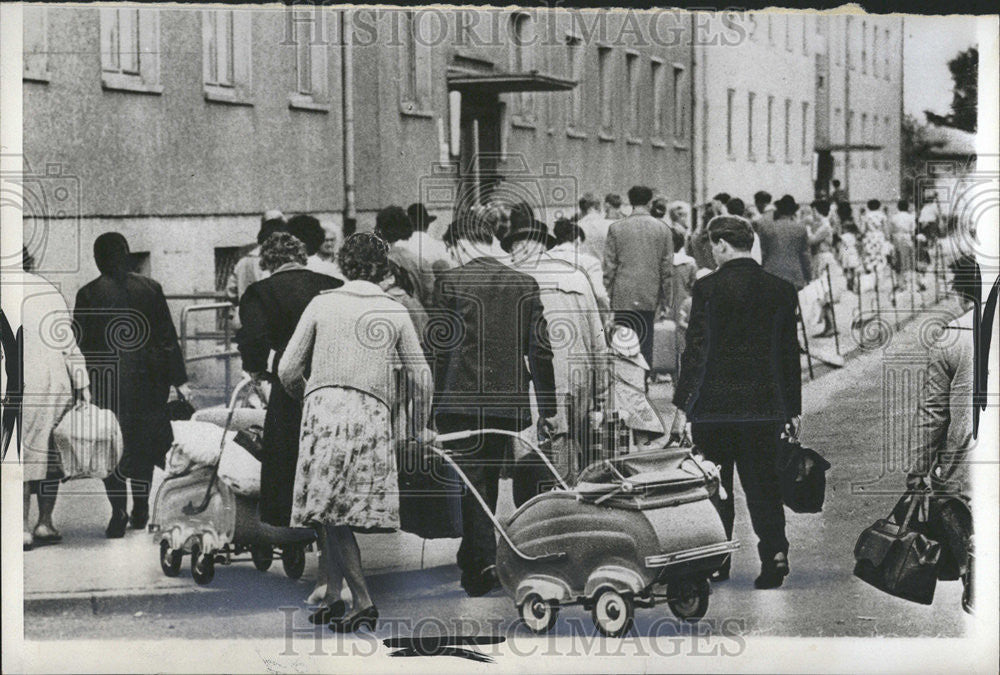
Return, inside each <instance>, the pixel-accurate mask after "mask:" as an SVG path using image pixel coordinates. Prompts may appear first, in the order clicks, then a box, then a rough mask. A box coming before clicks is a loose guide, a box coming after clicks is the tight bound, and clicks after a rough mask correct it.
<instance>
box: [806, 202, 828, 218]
mask: <svg viewBox="0 0 1000 675" xmlns="http://www.w3.org/2000/svg"><path fill="white" fill-rule="evenodd" d="M811 206H812V207H813V208H814V209H816V211H817V212H818V213H819V215H821V216H828V215H830V202H828V201H827V200H825V199H814V200H813V203H812V204H811Z"/></svg>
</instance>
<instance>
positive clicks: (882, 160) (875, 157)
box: [832, 108, 894, 171]
mask: <svg viewBox="0 0 1000 675" xmlns="http://www.w3.org/2000/svg"><path fill="white" fill-rule="evenodd" d="M859 118H860V127H859V126H858V120H859ZM832 128H833V129H834V130H836V131H837V132H838V134H837V135H838V136H839V135H840V133H839V130H841V129H843V138H844V140H845V142H846V143H848V144H851V145H883V146H884V145H887V144H888V141H889V139H891V138H893V136H894V134H893V132H892V118H891V117H890V116H889V115H882V116H879V115H876V114H875V113H871V114H869V113H866V112H863V113H861V114H860V116H859V115H858V114H857V113H856V112H855V111H854V110H849V111H848V112H847V126H846V127H845V126H844V113H843V110H841V109H840V108H834V110H833V127H832ZM869 159H870V160H871V161H870V162H869ZM869 163H870V164H871V168H873V169H882V170H884V171H888V170H889V169H890V168H891V165H892V163H893V162H892V160H891V159H890V156H889V153H888V152H887V151H886V150H885V149H884V148H883V149H882V150H860V151H856V152H852V153H851V155H850V159H849V165H850V166H856V165H860V166H861V168H867V167H868V165H869Z"/></svg>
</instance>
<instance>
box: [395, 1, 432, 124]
mask: <svg viewBox="0 0 1000 675" xmlns="http://www.w3.org/2000/svg"><path fill="white" fill-rule="evenodd" d="M420 17H421V15H420V14H419V13H418V12H414V11H412V10H408V11H405V12H402V19H403V35H402V37H403V45H402V48H401V50H400V57H401V58H400V69H401V70H400V77H399V87H400V89H399V97H400V110H401V112H403V114H408V115H428V114H429V113H427V112H426V111H427V109H428V107H429V106H430V99H431V48H430V44H429V41H428V40H426V39H423V37H424V36H423V34H422V32H421V30H420V27H421V24H422V22H421V20H420Z"/></svg>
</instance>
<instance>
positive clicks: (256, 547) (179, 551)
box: [149, 378, 316, 585]
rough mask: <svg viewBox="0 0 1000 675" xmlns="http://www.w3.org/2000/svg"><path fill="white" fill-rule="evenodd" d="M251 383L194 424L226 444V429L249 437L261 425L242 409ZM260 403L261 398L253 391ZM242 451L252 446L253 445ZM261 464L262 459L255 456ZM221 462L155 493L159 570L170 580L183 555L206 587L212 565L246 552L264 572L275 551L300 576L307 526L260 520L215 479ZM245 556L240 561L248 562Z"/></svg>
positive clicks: (259, 417)
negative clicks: (213, 430) (213, 428)
mask: <svg viewBox="0 0 1000 675" xmlns="http://www.w3.org/2000/svg"><path fill="white" fill-rule="evenodd" d="M255 390H256V387H254V386H253V381H252V380H251V379H249V378H245V379H244V380H243V381H242V382H240V383H239V384H238V385H237V386H236V389H235V391H234V392H233V395H232V398H231V399H230V404H229V407H228V410H227V409H225V408H214V409H213V408H208V409H205V410H200V411H197V412H195V414H194V416H193V417H192V420H194V421H203V422H211V423H213V424H217V425H219V426H221V427H222V428H223V431H224V433H223V434H222V435H221V438H222V439H223V440H222V442H223V443H224V442H225V440H226V438H227V436H226V433H225V432H229V431H230V430H236V431H237V432H240V431H242V432H243V433H244V434H246V437H247V438H251V437H253V436H254V435H255V434H256V433H257V432H258V430H259V429H260V428H262V426H263V423H264V411H263V410H261V409H252V408H246V407H243V408H240V407H239V406H240V405H241V403H245V401H246V399H247V397H248V396H249V394H251V393H255ZM256 393H257V394H258V396H260V398H261V399H262V400H263V396H261V395H260V393H259V392H256ZM244 447H248V448H252V447H254V444H253V443H246V445H245V446H244ZM257 459H258V460H259V459H260V457H259V456H258V457H257ZM221 462H222V457H221V454H220V457H219V460H218V461H217V462H216V463H215V464H214V465H212V466H206V465H196V466H194V467H191V468H189V469H187V470H185V471H183V472H182V473H180V474H178V475H172V476H169V477H167V478H165V479H164V481H163V483H162V484H161V485H160V488H159V490H158V491H157V493H156V500H155V502H154V506H153V514H152V517H151V518H150V525H149V531H150V532H152V533H154V534H155V538H156V539H157V540H159V544H160V567H161V568H162V569H163V573H164V574H165V575H167V576H168V577H175V576H177V575H178V574H179V573H180V569H181V563H182V561H183V558H184V556H185V555H190V556H191V576H192V577H194V580H195V582H197V583H198V584H201V585H204V584H208V583H210V582H211V581H212V579H213V577H214V576H215V564H216V563H220V564H223V565H229V564H231V563H233V562H237V561H239V560H241V559H240V558H238V557H237V556H241V555H243V554H246V553H249V554H250V557H249V559H251V560H252V561H253V564H254V567H256V568H257V569H258V570H260V571H261V572H266V571H267V570H268V568H270V567H271V563H272V562H273V561H274V559H275V551H276V550H277V551H278V552H279V557H280V558H281V564H282V567H284V570H285V574H286V575H288V577H289V578H290V579H298V578H299V577H301V576H302V573H303V571H304V570H305V564H306V551H307V550H309V549H310V548H311V545H312V543H313V541H315V538H316V533H315V531H313V530H312V529H311V528H301V527H275V526H273V525H268V524H267V523H263V522H261V520H260V514H259V511H258V501H257V499H256V498H253V497H247V496H244V495H242V494H239V493H237V492H236V491H235V490H233V489H232V488H231V487H229V486H228V485H226V483H225V482H224V481H222V480H220V479H219V465H220V463H221ZM246 559H247V558H242V560H246Z"/></svg>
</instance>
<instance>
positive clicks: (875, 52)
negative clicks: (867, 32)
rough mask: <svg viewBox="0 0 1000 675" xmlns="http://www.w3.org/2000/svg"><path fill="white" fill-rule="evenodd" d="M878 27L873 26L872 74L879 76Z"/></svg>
mask: <svg viewBox="0 0 1000 675" xmlns="http://www.w3.org/2000/svg"><path fill="white" fill-rule="evenodd" d="M878 61H879V58H878V28H876V27H874V26H872V76H873V77H878Z"/></svg>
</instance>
